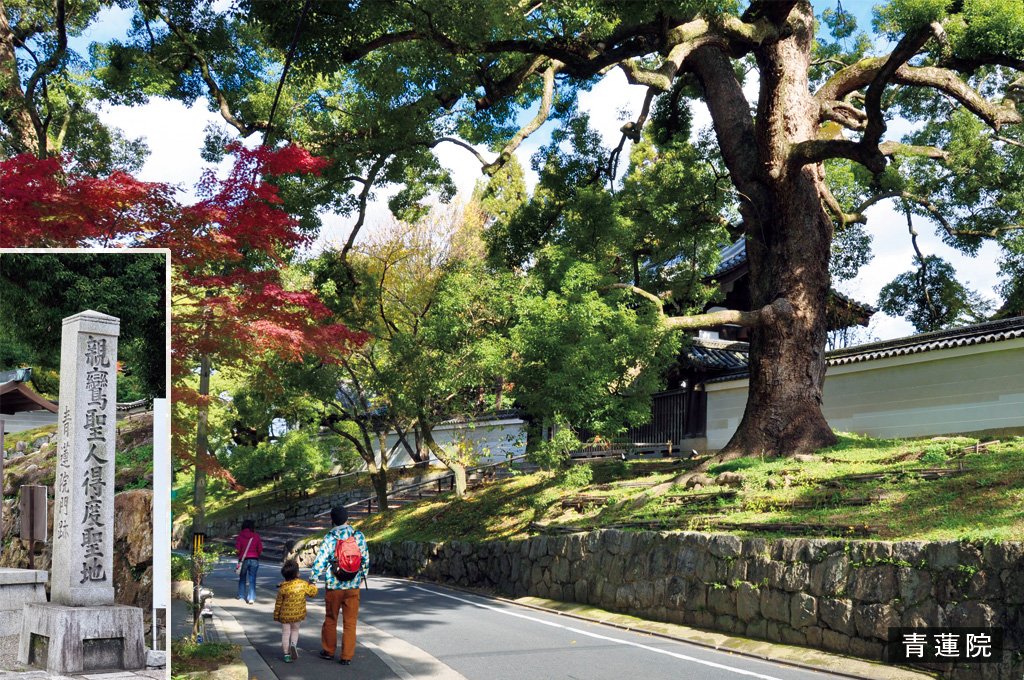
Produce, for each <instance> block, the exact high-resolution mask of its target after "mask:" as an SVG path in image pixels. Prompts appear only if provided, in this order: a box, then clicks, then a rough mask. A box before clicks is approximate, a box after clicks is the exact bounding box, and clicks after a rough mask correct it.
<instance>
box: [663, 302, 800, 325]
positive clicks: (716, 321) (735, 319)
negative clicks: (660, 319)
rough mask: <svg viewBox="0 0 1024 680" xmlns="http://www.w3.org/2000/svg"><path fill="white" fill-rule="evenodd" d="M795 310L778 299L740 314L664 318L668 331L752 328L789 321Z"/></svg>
mask: <svg viewBox="0 0 1024 680" xmlns="http://www.w3.org/2000/svg"><path fill="white" fill-rule="evenodd" d="M794 313H795V310H794V309H793V305H792V304H791V303H790V302H789V300H787V299H785V298H778V299H776V300H775V301H774V302H772V303H771V304H770V305H765V306H764V307H762V308H761V309H757V310H754V311H752V312H741V311H739V310H735V309H727V310H725V311H721V312H711V313H710V314H697V315H694V316H670V317H666V318H665V327H666V328H670V329H700V328H714V327H715V326H721V325H723V324H735V325H738V326H746V327H747V328H752V327H754V326H762V325H765V324H768V323H775V322H776V321H777V320H779V319H789V318H791V317H792V316H793V314H794Z"/></svg>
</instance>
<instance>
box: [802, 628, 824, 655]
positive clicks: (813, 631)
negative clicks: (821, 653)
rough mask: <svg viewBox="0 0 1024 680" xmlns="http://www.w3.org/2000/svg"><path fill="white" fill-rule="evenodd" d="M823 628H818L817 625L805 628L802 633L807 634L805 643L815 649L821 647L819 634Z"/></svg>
mask: <svg viewBox="0 0 1024 680" xmlns="http://www.w3.org/2000/svg"><path fill="white" fill-rule="evenodd" d="M824 630H825V629H824V628H818V627H817V626H809V627H807V628H805V629H804V630H803V633H804V635H806V636H807V645H808V646H810V647H814V648H815V649H821V634H822V633H823V632H824Z"/></svg>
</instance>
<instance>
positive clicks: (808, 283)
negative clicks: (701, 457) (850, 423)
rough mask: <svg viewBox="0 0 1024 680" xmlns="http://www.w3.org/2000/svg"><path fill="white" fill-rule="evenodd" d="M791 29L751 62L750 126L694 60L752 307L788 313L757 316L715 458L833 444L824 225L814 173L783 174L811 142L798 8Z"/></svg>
mask: <svg viewBox="0 0 1024 680" xmlns="http://www.w3.org/2000/svg"><path fill="white" fill-rule="evenodd" d="M794 17H796V18H797V19H798V20H796V21H794ZM801 23H802V24H803V28H796V29H795V30H794V32H793V34H792V35H791V36H789V37H787V38H785V39H783V40H781V41H779V42H777V43H773V44H770V45H768V46H766V47H764V48H761V49H759V50H758V51H757V52H756V56H757V60H758V65H759V72H760V88H761V89H760V96H759V99H758V110H757V119H756V120H757V122H756V125H755V124H754V122H753V121H752V120H750V118H749V115H748V114H747V109H746V108H745V107H740V108H737V105H738V104H741V103H742V102H741V100H742V92H741V91H740V88H739V84H738V83H737V82H736V81H735V79H734V78H733V77H732V76H731V73H729V70H731V64H730V63H729V60H728V59H727V58H726V57H725V56H724V55H722V54H721V53H720V52H718V51H717V50H716V49H715V48H702V49H701V50H698V52H701V54H700V55H698V56H697V63H696V66H697V72H698V75H699V77H700V80H701V83H702V85H703V87H704V90H705V93H706V95H707V100H708V103H709V107H710V109H711V112H712V117H713V118H714V121H715V129H716V132H717V135H718V138H719V142H720V144H721V147H722V150H723V157H724V158H725V160H726V163H727V165H728V166H729V169H730V173H731V176H732V179H733V182H734V183H735V184H736V186H737V188H738V189H739V191H740V192H741V197H740V202H741V203H740V204H741V210H742V212H743V216H744V222H745V226H746V238H747V256H748V258H749V262H750V294H751V302H752V309H761V308H763V307H764V306H765V305H769V304H771V303H772V302H774V301H776V300H778V299H780V298H781V299H784V300H787V301H788V302H789V303H790V305H791V306H792V308H793V313H792V314H791V315H787V316H781V315H766V316H764V317H763V318H762V320H761V323H760V325H758V326H756V327H755V328H753V329H752V333H751V342H750V366H751V370H750V387H749V392H748V397H747V407H746V410H745V412H744V414H743V419H742V420H741V421H740V425H739V427H738V429H737V430H736V433H735V434H734V436H733V437H732V439H731V440H730V441H729V443H728V445H726V447H725V448H724V449H723V450H722V451H721V452H720V454H719V457H716V460H722V459H729V458H735V457H739V456H752V455H765V456H788V455H793V454H796V453H806V452H809V451H813V450H815V449H817V448H821V447H823V446H829V445H831V444H833V443H835V441H836V438H835V435H834V434H833V432H832V430H831V428H830V427H829V425H828V423H827V422H826V421H825V418H824V416H823V415H822V413H821V397H822V386H823V383H824V379H825V340H826V326H825V305H826V301H827V297H828V287H829V273H828V262H829V250H830V247H831V242H832V222H831V220H830V218H829V216H828V215H827V214H826V212H825V210H824V207H823V206H822V201H821V193H820V186H821V181H822V179H821V177H820V175H819V168H818V167H817V166H813V165H811V166H805V167H802V168H800V167H793V165H792V164H791V162H790V161H791V159H790V155H789V153H790V152H789V150H790V148H791V147H792V145H794V144H796V143H798V142H801V141H805V140H808V139H813V138H815V137H816V135H817V134H818V119H819V110H818V106H817V104H816V103H815V101H814V99H813V98H812V97H811V94H810V92H809V90H808V77H807V75H808V69H809V66H810V59H811V43H812V38H813V35H812V31H813V26H814V21H813V16H812V14H811V9H810V7H809V6H808V5H807V4H806V3H801V4H798V5H797V6H796V7H795V8H793V10H792V13H791V16H790V25H791V26H799V25H800V24H801ZM727 69H728V70H727Z"/></svg>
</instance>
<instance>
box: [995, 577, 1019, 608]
mask: <svg viewBox="0 0 1024 680" xmlns="http://www.w3.org/2000/svg"><path fill="white" fill-rule="evenodd" d="M999 580H1000V581H1002V582H1003V592H1004V593H1005V595H1004V597H1005V598H1006V603H1007V604H1024V571H1014V570H1011V569H1003V570H1002V571H1001V572H1000V573H999Z"/></svg>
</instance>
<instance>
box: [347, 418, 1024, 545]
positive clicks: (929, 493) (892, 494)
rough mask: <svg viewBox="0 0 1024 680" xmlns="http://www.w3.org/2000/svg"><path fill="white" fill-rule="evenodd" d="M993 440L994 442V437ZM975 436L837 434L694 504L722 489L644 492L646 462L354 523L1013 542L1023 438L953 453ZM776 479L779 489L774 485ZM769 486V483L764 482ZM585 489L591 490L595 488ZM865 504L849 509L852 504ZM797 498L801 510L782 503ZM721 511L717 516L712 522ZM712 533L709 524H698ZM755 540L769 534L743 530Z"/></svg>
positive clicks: (524, 481) (528, 480) (744, 469)
mask: <svg viewBox="0 0 1024 680" xmlns="http://www.w3.org/2000/svg"><path fill="white" fill-rule="evenodd" d="M1004 439H1005V438H1004ZM977 441H978V440H977V439H969V438H957V439H936V440H879V439H872V438H867V437H859V436H857V435H848V434H840V442H839V443H838V444H837V445H836V446H834V447H832V448H830V449H826V450H822V451H819V452H818V454H817V455H818V456H819V459H818V460H812V461H795V460H792V459H764V460H762V459H760V458H756V457H754V458H745V459H740V460H737V461H731V462H729V463H727V464H724V465H721V466H718V467H717V468H712V469H711V470H709V475H710V476H712V477H714V476H715V475H716V474H717V473H719V472H723V471H730V472H738V473H740V474H742V475H744V476H745V480H744V484H743V487H742V488H741V489H739V490H738V491H739V493H738V494H737V495H736V496H735V497H733V498H726V499H717V500H714V501H712V502H711V503H710V504H707V505H701V506H699V507H693V506H689V507H687V506H683V505H681V504H680V503H679V502H678V501H680V500H684V499H686V498H687V497H692V496H694V495H696V494H708V493H709V492H720V491H727V490H728V489H726V488H724V487H718V486H715V485H712V486H709V487H705V488H702V489H699V490H686V489H684V488H682V487H681V486H679V485H673V486H671V487H670V488H669V489H668V491H667V493H663V494H660V495H655V494H653V493H652V492H651V487H652V486H653V485H655V484H663V483H666V482H670V481H671V480H672V479H673V478H674V477H675V476H676V475H677V474H678V473H677V472H664V471H658V472H655V473H653V474H652V473H651V472H650V468H651V467H652V466H651V465H650V464H647V463H643V462H633V463H621V462H619V461H613V462H604V463H595V464H593V465H594V474H593V482H592V484H591V485H590V486H589V487H585V488H581V489H568V490H567V489H565V488H563V487H562V486H560V478H559V476H557V475H555V476H551V475H549V474H546V473H536V474H533V475H528V476H524V477H519V478H514V479H511V480H506V481H503V482H498V483H495V484H492V485H491V486H489V487H486V488H484V489H481V490H477V491H473V492H471V493H470V495H469V497H467V498H466V499H464V500H462V501H456V500H455V499H454V496H453V495H451V494H448V495H445V496H442V497H441V498H439V499H436V500H431V501H425V502H422V503H418V504H415V505H410V506H406V507H403V508H401V509H398V510H395V511H393V512H389V513H387V514H385V515H375V516H372V517H371V518H369V519H367V520H364V521H363V523H362V529H363V531H364V532H366V534H367V536H368V537H370V538H372V539H376V540H391V541H394V540H418V541H449V540H453V539H460V540H474V541H479V540H485V539H518V538H525V537H527V536H529V535H530V534H531V533H534V532H535V531H536V530H535V528H534V523H536V522H540V523H543V524H547V523H550V524H558V525H569V526H577V527H579V528H581V529H592V528H597V527H602V526H609V525H617V524H627V523H631V522H641V521H665V528H671V529H687V528H695V529H696V528H699V529H705V528H707V527H708V526H709V525H708V524H707V518H708V517H716V518H720V519H723V520H724V521H728V522H730V523H757V524H767V523H787V524H809V525H827V526H828V527H830V528H829V529H824V530H821V531H808V532H806V533H804V534H803V535H805V536H822V537H832V536H843V535H846V534H847V530H848V529H849V527H864V526H870V527H875V530H874V531H873V533H872V535H873V536H875V537H878V538H884V539H888V540H903V539H919V540H938V539H964V540H973V541H982V540H996V541H998V540H1024V438H1021V437H1017V438H1013V437H1011V438H1008V439H1006V440H1005V441H1003V442H1002V443H1000V444H997V445H992V446H990V447H989V450H988V452H982V453H967V454H965V455H958V456H956V457H951V455H953V454H956V453H957V452H959V451H960V450H961V449H963V448H964V447H967V446H970V445H973V444H975V443H977ZM961 463H962V464H963V466H964V468H965V470H966V471H965V472H964V473H963V474H961V475H959V476H954V477H945V478H940V479H935V480H922V479H919V478H918V477H917V476H916V474H915V473H913V472H912V470H914V469H922V468H957V467H959V466H960V464H961ZM883 472H884V473H899V474H897V475H895V476H892V477H889V478H886V479H873V480H849V479H844V478H846V477H849V476H850V475H864V474H875V473H883ZM785 477H788V478H789V479H788V480H787V481H789V485H788V486H785V485H783V483H782V480H783V479H784V478H785ZM770 479H774V480H776V481H778V482H779V485H778V486H777V487H776V488H769V480H770ZM629 480H632V481H644V482H645V483H647V484H648V485H647V486H643V487H639V486H625V487H624V486H616V485H614V484H613V482H615V481H629ZM595 487H596V488H595ZM576 494H586V495H587V496H588V497H589V496H595V497H599V498H600V499H601V502H598V503H596V504H593V505H589V506H587V505H585V506H584V507H583V510H582V511H577V510H576V509H563V508H562V507H561V501H562V499H563V498H566V497H570V496H574V495H576ZM866 497H867V498H872V499H875V500H874V502H872V503H871V504H869V505H861V506H850V505H846V504H844V501H847V500H849V499H854V498H866ZM792 502H802V503H804V504H805V505H806V506H807V507H799V508H792V507H787V504H788V503H792ZM722 516H724V517H722ZM710 528H711V529H712V530H714V526H713V525H710ZM740 533H751V534H754V533H756V534H757V535H762V536H772V535H778V534H773V533H772V532H771V531H766V530H760V529H755V530H751V531H750V532H740Z"/></svg>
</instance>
